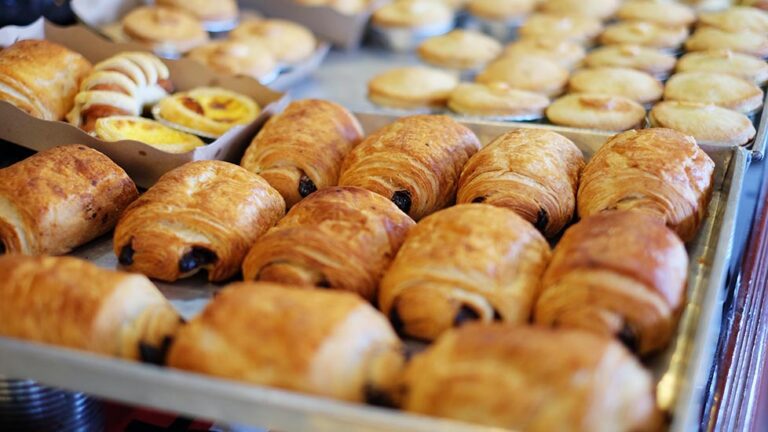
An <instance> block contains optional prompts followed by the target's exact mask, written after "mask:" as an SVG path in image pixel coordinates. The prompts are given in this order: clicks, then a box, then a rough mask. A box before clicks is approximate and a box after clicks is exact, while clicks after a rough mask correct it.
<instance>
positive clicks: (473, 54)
mask: <svg viewBox="0 0 768 432" xmlns="http://www.w3.org/2000/svg"><path fill="white" fill-rule="evenodd" d="M418 53H419V56H420V57H421V58H422V60H424V61H426V62H427V63H430V64H432V65H434V66H439V67H445V68H452V69H475V68H479V67H481V66H483V65H484V64H486V63H488V62H489V61H491V60H493V59H494V58H496V57H498V55H499V54H500V53H501V44H500V43H499V42H498V41H496V39H494V38H492V37H490V36H486V35H484V34H482V33H478V32H474V31H469V30H454V31H452V32H450V33H448V34H445V35H441V36H435V37H432V38H430V39H427V40H426V41H424V42H423V43H422V44H421V45H419V49H418Z"/></svg>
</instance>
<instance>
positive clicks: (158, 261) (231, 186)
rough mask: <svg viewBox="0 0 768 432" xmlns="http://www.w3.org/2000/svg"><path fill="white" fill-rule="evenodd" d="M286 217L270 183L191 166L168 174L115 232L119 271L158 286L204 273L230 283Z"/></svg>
mask: <svg viewBox="0 0 768 432" xmlns="http://www.w3.org/2000/svg"><path fill="white" fill-rule="evenodd" d="M283 214H285V203H284V202H283V199H282V197H280V194H279V193H277V191H276V190H274V189H272V187H271V186H269V184H268V183H267V182H266V181H265V180H264V179H262V178H261V177H259V176H257V175H256V174H253V173H250V172H248V171H247V170H245V169H243V168H240V167H239V166H237V165H234V164H231V163H228V162H221V161H198V162H190V163H188V164H186V165H182V166H181V167H179V168H176V169H174V170H172V171H169V172H168V173H166V174H165V175H163V176H162V177H160V180H158V181H157V183H156V184H155V185H154V186H152V187H151V188H150V189H149V190H148V191H147V192H145V193H144V194H143V195H142V196H141V197H140V198H139V199H138V200H136V201H134V202H133V204H132V205H131V206H130V207H128V209H127V210H126V211H125V213H123V216H122V217H121V218H120V221H119V222H118V224H117V228H115V234H114V242H113V243H114V250H115V255H117V256H118V261H119V262H120V265H122V266H123V267H124V268H126V269H128V270H130V271H135V272H139V273H143V274H145V275H147V276H149V277H152V278H155V279H160V280H163V281H169V282H172V281H175V280H177V279H179V278H184V277H188V276H191V275H192V274H194V273H197V272H198V271H199V270H201V269H205V270H207V271H208V280H210V281H213V282H217V281H223V280H226V279H229V278H230V277H232V276H234V275H235V274H236V273H237V272H238V270H240V264H241V263H242V262H243V258H245V254H246V253H248V249H249V248H250V247H251V245H253V243H254V242H255V241H256V239H257V238H258V237H259V236H261V235H262V234H263V233H264V232H266V231H267V230H268V229H269V228H270V227H272V226H273V225H274V224H275V223H276V222H277V221H278V219H280V218H281V217H282V216H283Z"/></svg>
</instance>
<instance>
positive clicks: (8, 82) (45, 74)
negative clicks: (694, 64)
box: [0, 40, 91, 120]
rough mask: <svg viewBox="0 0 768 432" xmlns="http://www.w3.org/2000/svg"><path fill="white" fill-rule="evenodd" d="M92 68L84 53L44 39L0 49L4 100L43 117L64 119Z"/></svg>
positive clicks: (0, 86)
mask: <svg viewBox="0 0 768 432" xmlns="http://www.w3.org/2000/svg"><path fill="white" fill-rule="evenodd" d="M90 70H91V63H90V62H89V61H88V60H86V59H85V57H83V56H81V55H80V54H78V53H76V52H74V51H70V50H68V49H67V48H64V47H63V46H61V45H58V44H55V43H53V42H48V41H44V40H24V41H19V42H16V43H15V44H13V45H11V46H10V47H8V48H5V49H3V50H0V101H5V102H8V103H10V104H12V105H15V106H16V107H17V108H19V109H20V110H22V111H24V112H26V113H27V114H29V115H31V116H33V117H37V118H40V119H43V120H61V119H63V118H64V116H65V115H66V114H67V113H68V112H69V110H70V109H71V108H72V103H73V101H74V98H75V94H76V93H77V89H78V86H79V85H80V81H82V79H83V77H85V75H86V74H87V73H88V72H89V71H90Z"/></svg>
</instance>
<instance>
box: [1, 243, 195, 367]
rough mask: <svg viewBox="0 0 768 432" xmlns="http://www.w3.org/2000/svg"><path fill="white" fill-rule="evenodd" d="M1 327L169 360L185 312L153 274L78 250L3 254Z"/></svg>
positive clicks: (100, 350) (110, 352)
mask: <svg viewBox="0 0 768 432" xmlns="http://www.w3.org/2000/svg"><path fill="white" fill-rule="evenodd" d="M0 316H1V317H2V319H0V335H2V336H5V337H12V338H18V339H25V340H29V341H34V342H41V343H45V344H51V345H58V346H63V347H67V348H73V349H78V350H83V351H90V352H92V353H96V354H102V355H106V356H112V357H120V358H123V359H126V360H143V361H146V362H150V363H163V360H164V356H165V351H166V350H167V348H168V345H169V343H170V341H171V339H172V338H173V336H174V335H175V333H176V331H177V330H178V328H179V327H180V326H181V324H182V320H181V318H180V317H179V315H178V314H177V313H176V311H175V310H174V309H173V307H172V306H171V304H170V303H168V300H166V299H165V297H163V294H162V293H160V291H159V290H158V289H157V288H156V287H155V286H154V285H153V284H152V282H150V281H149V280H148V279H147V278H146V277H144V276H141V275H137V274H130V273H123V272H117V271H113V270H107V269H102V268H100V267H97V266H95V265H93V264H91V263H89V262H87V261H83V260H79V259H76V258H70V257H59V258H54V257H25V256H22V255H6V256H0Z"/></svg>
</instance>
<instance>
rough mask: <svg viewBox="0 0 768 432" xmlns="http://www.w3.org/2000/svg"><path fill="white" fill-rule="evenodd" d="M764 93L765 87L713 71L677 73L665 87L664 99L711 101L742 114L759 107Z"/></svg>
mask: <svg viewBox="0 0 768 432" xmlns="http://www.w3.org/2000/svg"><path fill="white" fill-rule="evenodd" d="M763 96H764V95H763V90H761V89H760V87H758V86H757V85H755V84H754V83H751V82H749V81H746V80H743V79H741V78H739V77H736V76H733V75H727V74H720V73H712V72H682V73H678V74H675V75H673V76H672V78H670V79H669V81H667V85H666V87H665V89H664V99H665V100H676V101H685V102H702V103H711V104H715V105H719V106H721V107H723V108H729V109H732V110H736V111H739V112H742V113H751V112H753V111H755V110H757V109H759V108H760V106H761V105H762V104H763Z"/></svg>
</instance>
